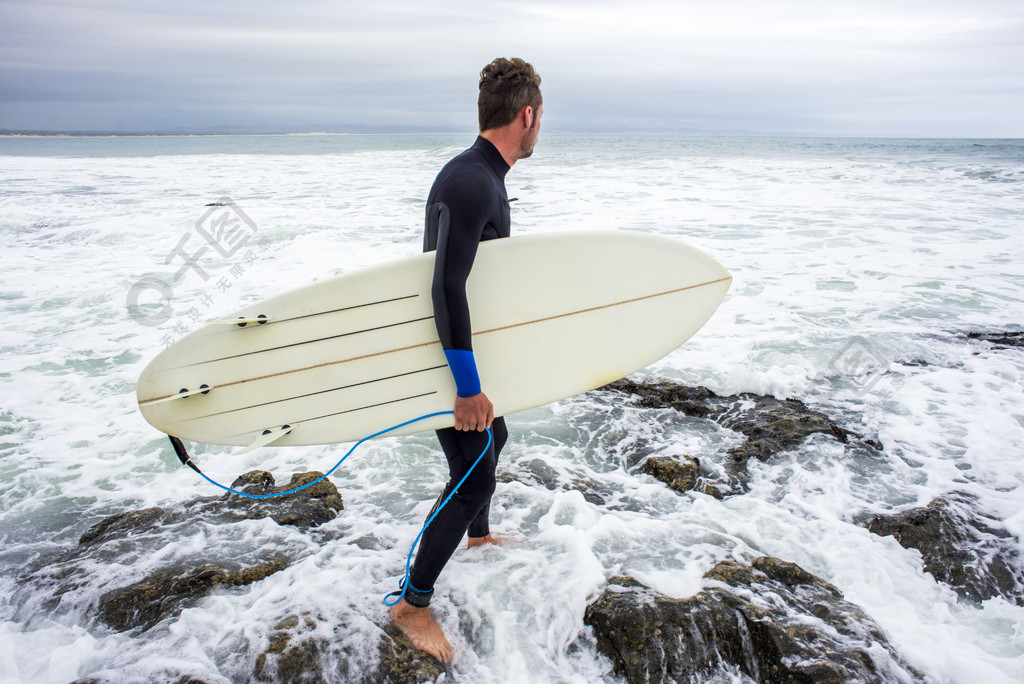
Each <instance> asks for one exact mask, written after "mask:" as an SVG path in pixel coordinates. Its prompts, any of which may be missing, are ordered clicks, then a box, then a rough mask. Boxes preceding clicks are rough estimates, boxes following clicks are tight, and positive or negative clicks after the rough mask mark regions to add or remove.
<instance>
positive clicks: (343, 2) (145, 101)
mask: <svg viewBox="0 0 1024 684" xmlns="http://www.w3.org/2000/svg"><path fill="white" fill-rule="evenodd" d="M498 56H505V57H522V58H524V59H526V60H527V61H529V62H531V63H532V64H533V65H534V66H535V67H536V68H537V70H538V72H539V73H540V74H541V77H542V78H543V83H542V86H541V88H542V90H543V93H544V126H545V130H546V131H549V132H550V131H581V132H582V131H592V132H702V133H736V132H743V133H755V134H786V135H839V136H923V137H1024V1H1022V0H856V1H854V2H847V1H846V0H673V1H671V2H661V1H657V0H628V1H626V2H623V1H621V0H619V1H614V2H604V1H602V0H588V1H584V0H546V1H545V2H530V1H529V0H526V1H521V2H515V3H511V2H488V1H487V0H475V1H472V2H469V1H466V0H443V1H442V2H429V1H427V0H421V1H419V2H413V1H408V2H403V1H401V0H362V1H360V2H349V1H348V0H291V1H290V2H286V1H284V0H164V1H163V2H160V3H156V2H150V1H149V0H100V1H91V2H84V1H76V0H53V1H49V0H32V1H31V2H12V1H9V0H0V130H45V131H113V132H133V131H134V132H169V131H193V132H198V131H222V130H239V131H243V130H246V131H257V130H275V131H276V130H279V131H306V132H308V131H315V130H335V131H341V130H412V131H425V130H436V131H466V130H475V129H476V113H475V108H476V88H477V79H478V75H479V71H480V69H481V68H482V67H483V66H484V65H485V64H486V63H487V62H489V61H490V60H491V59H492V58H494V57H498Z"/></svg>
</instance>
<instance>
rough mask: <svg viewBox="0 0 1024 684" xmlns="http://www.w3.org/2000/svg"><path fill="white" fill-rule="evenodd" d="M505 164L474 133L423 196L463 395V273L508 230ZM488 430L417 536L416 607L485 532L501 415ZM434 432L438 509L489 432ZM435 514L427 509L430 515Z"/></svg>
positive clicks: (471, 363) (437, 308)
mask: <svg viewBox="0 0 1024 684" xmlns="http://www.w3.org/2000/svg"><path fill="white" fill-rule="evenodd" d="M508 170H509V165H508V164H507V163H506V162H505V160H504V158H503V157H502V156H501V153H500V152H498V150H497V148H495V147H494V145H492V144H491V143H490V141H488V140H486V139H484V138H482V137H478V138H477V139H476V142H475V143H473V146H472V147H470V148H469V149H468V150H466V151H465V152H463V153H462V154H460V155H458V156H457V157H455V158H454V159H452V160H451V161H450V162H448V164H446V165H445V167H444V168H443V169H441V172H440V173H439V174H438V175H437V179H436V180H435V181H434V185H433V187H432V188H431V190H430V195H429V196H428V197H427V210H426V230H425V233H424V236H423V251H425V252H429V251H433V250H436V251H437V255H436V257H435V262H434V281H433V286H432V289H431V294H432V297H433V302H434V322H435V324H436V325H437V334H438V337H439V338H440V340H441V347H442V348H443V349H444V350H445V356H446V357H447V358H448V363H449V366H450V368H451V370H452V375H453V376H454V378H455V384H456V388H457V391H458V394H459V396H462V397H471V396H475V395H476V394H478V393H479V392H480V391H481V389H480V381H479V378H478V377H477V373H476V364H475V360H474V358H473V344H472V327H471V325H470V319H469V304H468V302H467V299H466V279H467V278H468V277H469V272H470V270H471V269H472V268H473V261H474V259H475V258H476V251H477V247H478V246H479V244H480V241H481V240H493V239H496V238H505V237H508V236H509V233H510V231H511V219H510V212H509V206H508V195H507V194H506V191H505V174H506V173H508ZM491 430H492V432H493V433H494V440H493V443H492V444H491V446H490V447H489V448H488V450H487V454H486V455H485V456H484V457H483V458H482V459H481V461H480V463H479V464H477V466H476V468H474V469H473V473H472V474H471V475H470V476H469V479H467V480H466V481H465V482H464V483H463V485H462V486H461V487H460V488H459V491H458V492H457V493H456V494H455V496H453V497H452V499H451V501H449V502H448V504H447V505H446V506H445V507H444V508H443V509H442V510H441V512H440V513H439V514H438V516H437V518H435V519H434V522H432V523H431V524H430V527H428V528H427V531H426V532H425V533H424V534H423V538H422V539H421V540H420V546H419V550H418V551H417V552H416V561H415V563H414V564H413V567H412V572H411V573H410V575H409V585H410V586H409V588H408V591H406V594H405V600H406V601H408V602H409V603H411V604H412V605H414V606H425V605H428V604H429V603H430V598H431V595H432V594H433V590H434V581H435V580H436V579H437V577H438V575H440V574H441V570H442V569H443V568H444V566H445V564H446V563H447V562H448V559H449V558H450V557H451V555H452V553H454V552H455V549H456V548H458V546H459V544H460V543H461V541H462V538H463V536H464V535H465V534H466V532H467V531H468V532H469V536H471V537H485V536H487V534H488V533H489V528H488V513H489V509H490V500H491V494H493V493H494V486H495V480H494V473H495V469H496V467H497V464H498V454H500V453H501V448H502V447H503V446H504V445H505V440H506V439H507V438H508V431H507V430H506V429H505V420H504V418H495V419H494V423H493V424H492V425H491ZM437 438H438V441H440V442H441V448H442V449H443V450H444V455H445V458H446V459H447V460H448V476H449V480H448V484H447V485H446V486H445V489H444V492H442V494H441V496H440V497H438V500H437V503H435V504H434V508H435V509H436V508H437V506H438V504H439V503H440V502H441V501H443V500H444V499H445V498H447V497H448V494H449V493H451V490H452V488H453V487H454V486H455V485H456V484H457V483H458V482H459V481H460V480H461V479H462V477H463V476H464V475H465V474H466V471H467V470H468V469H469V468H470V467H471V466H472V465H473V462H474V461H475V460H476V459H477V457H478V456H479V455H480V452H481V451H483V448H484V445H485V444H486V443H487V433H486V432H475V431H468V432H467V431H460V430H456V429H455V428H448V429H446V430H438V431H437ZM433 513H434V511H433V510H432V511H431V512H430V515H433ZM427 517H428V518H429V517H430V516H429V515H428V516H427Z"/></svg>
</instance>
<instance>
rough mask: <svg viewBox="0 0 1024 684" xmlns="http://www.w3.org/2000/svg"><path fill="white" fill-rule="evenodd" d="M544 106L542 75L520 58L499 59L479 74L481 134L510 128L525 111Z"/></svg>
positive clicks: (478, 103) (478, 106)
mask: <svg viewBox="0 0 1024 684" xmlns="http://www.w3.org/2000/svg"><path fill="white" fill-rule="evenodd" d="M540 104H541V95H540V75H539V74H537V72H536V71H534V69H533V67H532V66H530V65H529V64H528V63H527V62H525V61H524V60H522V59H519V58H518V57H513V58H512V59H505V58H504V57H498V58H497V59H496V60H494V61H493V62H491V63H490V64H488V65H487V66H485V67H484V68H483V70H481V71H480V97H479V98H477V111H478V114H479V117H480V130H481V131H489V130H491V129H492V128H501V127H502V126H507V125H508V124H510V123H512V121H514V120H515V118H516V115H517V114H519V112H520V110H522V108H523V107H526V106H530V107H533V108H534V109H535V110H536V109H537V107H539V106H540Z"/></svg>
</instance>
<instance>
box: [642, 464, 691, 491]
mask: <svg viewBox="0 0 1024 684" xmlns="http://www.w3.org/2000/svg"><path fill="white" fill-rule="evenodd" d="M640 472H643V473H647V474H648V475H651V476H653V477H654V478H655V479H658V480H661V481H662V482H664V483H665V484H667V485H668V486H669V488H670V489H674V490H676V491H677V492H681V493H685V492H688V491H690V490H691V489H693V488H694V487H696V486H697V480H698V479H699V478H700V461H698V460H697V459H695V458H693V457H692V456H685V457H684V458H683V460H679V459H676V458H672V457H671V456H650V457H649V458H648V459H647V460H646V461H644V462H643V463H642V464H640Z"/></svg>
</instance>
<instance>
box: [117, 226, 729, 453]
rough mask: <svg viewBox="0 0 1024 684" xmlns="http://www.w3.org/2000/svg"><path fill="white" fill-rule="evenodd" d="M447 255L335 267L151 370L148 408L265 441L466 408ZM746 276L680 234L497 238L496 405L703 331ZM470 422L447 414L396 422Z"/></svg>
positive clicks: (145, 389) (560, 390) (492, 306)
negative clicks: (439, 282)
mask: <svg viewBox="0 0 1024 684" xmlns="http://www.w3.org/2000/svg"><path fill="white" fill-rule="evenodd" d="M433 267H434V254H433V253H425V254H416V255H414V256H410V257H407V258H403V259H399V260H395V261H391V262H388V263H385V264H381V265H377V266H372V267H368V268H363V269H359V270H356V271H353V272H350V273H344V274H341V275H338V276H333V277H330V278H326V279H323V280H320V281H317V282H314V283H312V284H310V285H307V286H305V287H302V288H299V289H296V290H292V291H290V292H286V293H284V294H281V295H278V296H276V297H272V298H270V299H266V300H264V301H262V302H260V303H258V304H253V305H251V306H246V307H245V308H243V309H240V310H239V311H236V312H235V313H233V314H231V315H229V316H225V317H223V318H222V319H220V320H217V321H213V322H211V323H208V324H206V325H204V326H202V327H200V328H198V329H197V330H195V331H194V332H192V333H190V334H189V335H187V336H185V337H183V338H182V339H180V340H179V341H177V342H176V343H174V344H173V345H171V346H169V347H167V348H166V349H164V350H163V351H162V352H161V353H160V354H158V355H157V356H156V358H154V359H153V360H152V361H151V362H150V363H149V364H148V365H147V366H146V368H145V370H144V371H143V372H142V375H141V377H140V378H139V382H138V388H137V397H138V402H139V407H140V409H141V411H142V415H143V416H144V417H145V419H146V420H147V421H148V422H149V423H150V424H152V425H153V426H154V427H156V428H157V429H159V430H161V431H163V432H165V433H167V434H169V435H173V436H176V437H179V438H182V439H188V440H191V441H195V442H204V443H209V444H227V445H237V446H247V447H255V446H260V445H263V444H273V445H274V446H287V445H306V444H331V443H337V442H351V441H356V440H359V439H362V438H364V437H366V436H368V435H372V434H375V433H377V432H379V431H381V430H385V429H387V428H389V427H392V426H395V425H398V424H400V423H402V422H404V421H407V420H411V419H413V418H417V417H419V416H423V415H427V414H430V413H436V412H440V411H450V410H451V408H452V406H453V405H454V401H455V383H454V381H453V379H452V376H451V371H450V370H449V369H448V366H447V363H446V361H445V356H444V352H443V350H442V349H441V345H440V342H439V341H438V337H437V331H436V329H435V327H434V320H433V305H432V303H431V296H430V288H431V281H432V275H433ZM731 279H732V278H731V276H730V275H729V273H728V271H726V270H725V269H724V268H723V267H722V266H721V265H720V264H719V263H718V262H717V261H715V260H714V259H713V258H711V257H710V256H708V255H707V254H705V253H703V252H701V251H700V250H698V249H696V248H694V247H692V246H689V245H687V244H685V243H683V242H680V241H678V240H675V239H671V238H667V237H664V236H660V235H655V234H650V233H640V232H630V231H587V232H562V233H545V234H537V235H529V236H523V237H512V238H507V239H502V240H490V241H486V242H483V243H481V245H480V248H479V250H478V252H477V257H476V261H475V262H474V265H473V270H472V272H471V275H470V278H469V281H468V282H467V295H468V298H469V306H470V316H471V320H472V327H473V330H474V333H473V349H474V352H475V356H476V361H477V367H478V371H479V374H480V381H481V386H482V387H483V391H484V392H485V393H486V394H487V396H488V398H490V400H491V401H492V402H493V404H494V410H495V415H508V414H511V413H515V412H517V411H522V410H524V409H528V408H533V407H536V406H541V405H544V404H547V403H550V402H553V401H557V400H560V399H564V398H567V397H571V396H574V395H576V394H579V393H582V392H586V391H589V390H591V389H595V388H597V387H601V386H602V385H605V384H607V383H608V382H611V381H613V380H616V379H618V378H621V377H625V376H626V375H629V374H630V373H632V372H634V371H637V370H639V369H642V368H644V367H645V366H648V365H650V364H651V363H653V362H654V361H657V360H658V359H660V358H661V357H663V356H665V355H666V354H668V353H669V352H671V351H673V350H674V349H676V348H677V347H678V346H679V345H681V344H682V343H683V342H685V341H686V340H687V339H689V338H690V337H691V336H692V335H693V334H694V333H696V332H697V331H698V330H699V329H700V328H701V327H702V326H703V325H704V323H705V322H706V321H707V320H708V319H709V318H710V317H711V315H712V314H713V313H714V312H715V310H716V309H717V308H718V306H719V304H720V303H721V301H722V300H723V298H724V297H725V294H726V292H727V290H728V288H729V284H730V282H731ZM453 424H454V419H453V417H452V416H451V415H443V416H435V417H433V418H430V419H429V420H426V421H420V422H417V423H413V424H411V425H407V426H405V427H403V428H401V429H399V430H396V431H394V432H392V433H390V434H403V433H409V432H415V431H419V430H433V429H438V428H443V427H450V426H452V425H453Z"/></svg>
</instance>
